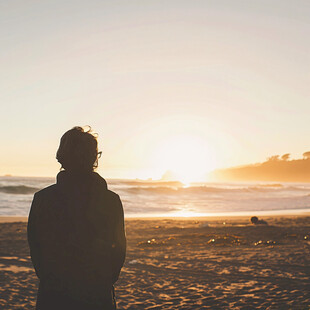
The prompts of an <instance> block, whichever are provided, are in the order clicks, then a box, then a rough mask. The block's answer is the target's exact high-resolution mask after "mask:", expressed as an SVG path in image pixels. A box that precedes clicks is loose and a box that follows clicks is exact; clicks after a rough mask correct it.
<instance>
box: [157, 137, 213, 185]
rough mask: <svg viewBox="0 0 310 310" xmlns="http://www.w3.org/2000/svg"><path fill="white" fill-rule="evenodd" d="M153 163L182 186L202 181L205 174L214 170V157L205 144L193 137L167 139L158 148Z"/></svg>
mask: <svg viewBox="0 0 310 310" xmlns="http://www.w3.org/2000/svg"><path fill="white" fill-rule="evenodd" d="M155 161H156V162H157V165H159V166H160V168H161V169H165V170H170V171H172V173H173V174H174V175H175V177H176V178H177V179H178V180H179V181H181V182H182V183H184V184H188V183H189V182H193V181H199V180H204V179H205V177H206V173H207V172H209V171H211V170H212V169H214V168H215V157H214V154H213V153H212V151H211V150H210V149H209V146H208V144H207V142H206V141H204V140H203V139H201V138H200V137H198V136H194V135H177V136H171V137H169V138H167V139H166V140H164V142H163V143H162V144H161V145H160V147H159V148H158V151H157V153H156V155H155Z"/></svg>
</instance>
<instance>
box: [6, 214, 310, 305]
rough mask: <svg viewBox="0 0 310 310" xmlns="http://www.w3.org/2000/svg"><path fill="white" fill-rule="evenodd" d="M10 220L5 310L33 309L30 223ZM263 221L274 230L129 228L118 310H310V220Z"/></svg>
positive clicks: (144, 223) (209, 224) (221, 224)
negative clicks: (27, 228)
mask: <svg viewBox="0 0 310 310" xmlns="http://www.w3.org/2000/svg"><path fill="white" fill-rule="evenodd" d="M10 219H11V222H8V219H4V218H3V219H2V223H0V282H1V288H0V308H1V309H33V307H34V304H35V298H36V296H35V295H36V289H37V285H38V281H37V279H36V276H35V274H34V271H33V269H32V265H31V262H30V258H29V251H28V246H27V241H26V223H25V222H14V219H12V218H10ZM264 219H265V220H267V221H268V223H269V226H252V225H250V224H249V220H248V218H235V217H229V218H228V217H227V218H224V217H223V218H208V219H206V218H199V219H143V220H141V219H129V220H127V221H126V231H127V238H128V252H127V258H126V263H125V266H124V268H123V270H122V273H121V276H120V279H119V281H118V282H117V285H116V294H117V301H118V308H119V309H310V216H282V217H279V216H277V218H271V217H264ZM15 220H16V219H15ZM18 220H21V221H22V220H25V219H23V218H19V219H18ZM3 221H5V222H6V223H3Z"/></svg>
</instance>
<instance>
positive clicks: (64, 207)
mask: <svg viewBox="0 0 310 310" xmlns="http://www.w3.org/2000/svg"><path fill="white" fill-rule="evenodd" d="M28 242H29V246H30V254H31V259H32V262H33V265H34V268H35V271H36V274H37V276H38V277H39V279H40V286H39V292H38V299H37V309H85V310H86V309H87V310H90V309H114V301H113V284H114V283H115V282H116V281H117V279H118V276H119V273H120V270H121V268H122V266H123V263H124V260H125V252H126V238H125V229H124V213H123V207H122V203H121V200H120V198H119V196H118V195H117V194H115V193H114V192H112V191H110V190H108V189H107V184H106V181H105V180H104V179H103V178H101V177H100V176H99V175H98V174H97V173H95V172H92V173H87V174H74V173H69V172H65V171H62V172H60V173H59V174H58V175H57V183H56V184H54V185H51V186H49V187H47V188H45V189H43V190H41V191H39V192H37V193H36V194H35V195H34V199H33V202H32V206H31V210H30V214H29V219H28Z"/></svg>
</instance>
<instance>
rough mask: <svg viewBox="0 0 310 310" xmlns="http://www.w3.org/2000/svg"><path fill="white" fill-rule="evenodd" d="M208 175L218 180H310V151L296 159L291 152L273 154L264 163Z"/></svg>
mask: <svg viewBox="0 0 310 310" xmlns="http://www.w3.org/2000/svg"><path fill="white" fill-rule="evenodd" d="M208 177H209V179H211V180H216V181H272V182H310V152H305V153H303V158H301V159H295V160H290V154H289V153H287V154H284V155H282V156H280V155H273V156H271V157H269V158H267V160H266V161H265V162H263V163H256V164H250V165H245V166H239V167H232V168H227V169H217V170H214V171H212V172H210V173H209V174H208Z"/></svg>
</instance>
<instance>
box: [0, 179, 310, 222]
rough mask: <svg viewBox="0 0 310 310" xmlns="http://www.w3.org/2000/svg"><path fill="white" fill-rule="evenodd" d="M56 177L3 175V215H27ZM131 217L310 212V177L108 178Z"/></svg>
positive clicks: (0, 199) (0, 204) (0, 203)
mask: <svg viewBox="0 0 310 310" xmlns="http://www.w3.org/2000/svg"><path fill="white" fill-rule="evenodd" d="M54 182H55V178H41V177H40V178H39V177H0V216H27V215H28V213H29V210H30V205H31V201H32V198H33V194H34V193H35V192H36V191H38V190H40V189H42V188H44V187H46V186H48V185H51V184H53V183H54ZM107 183H108V187H109V189H111V190H112V191H115V192H116V193H118V194H119V195H120V197H121V199H122V202H123V206H124V212H125V217H163V216H164V217H170V216H172V217H173V216H210V215H214V216H218V215H249V216H252V215H259V214H261V215H263V214H266V215H267V214H283V213H284V214H285V213H288V214H298V213H301V212H310V183H272V182H264V183H263V182H242V183H241V182H238V183H233V182H229V183H210V182H205V183H191V184H190V185H186V186H185V185H183V184H182V183H180V182H163V181H142V180H116V179H111V180H109V179H108V180H107Z"/></svg>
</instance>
